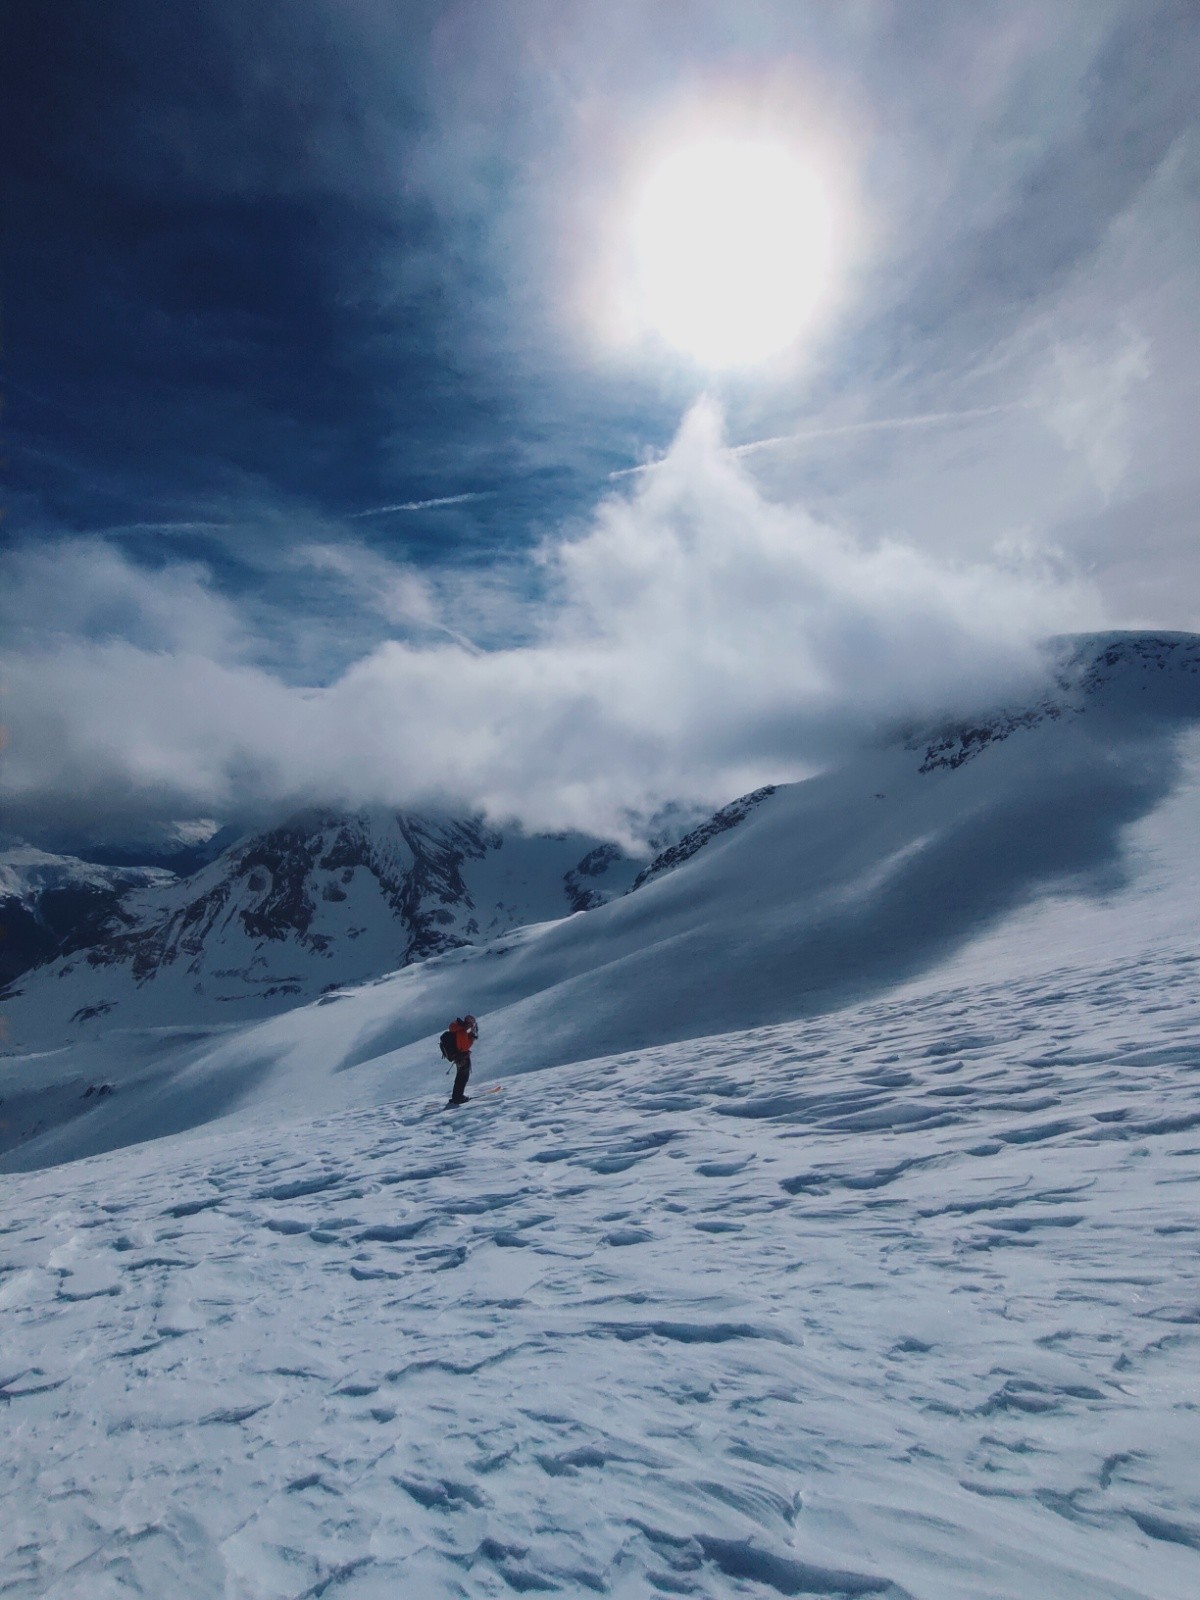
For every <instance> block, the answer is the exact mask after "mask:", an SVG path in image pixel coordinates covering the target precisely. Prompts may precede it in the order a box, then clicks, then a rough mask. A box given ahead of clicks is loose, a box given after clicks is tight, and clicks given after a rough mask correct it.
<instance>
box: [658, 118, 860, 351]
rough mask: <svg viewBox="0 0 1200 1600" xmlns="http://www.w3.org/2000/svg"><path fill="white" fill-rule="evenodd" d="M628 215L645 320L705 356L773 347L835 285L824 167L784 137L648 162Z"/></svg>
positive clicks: (688, 150) (792, 333)
mask: <svg viewBox="0 0 1200 1600" xmlns="http://www.w3.org/2000/svg"><path fill="white" fill-rule="evenodd" d="M630 221H631V230H630V233H631V237H630V243H631V255H632V263H631V264H632V271H633V279H634V282H633V285H632V288H633V294H634V298H635V301H636V315H637V318H638V321H639V322H640V324H641V325H642V327H643V329H645V330H646V331H649V332H651V333H653V334H656V335H658V336H659V337H660V338H662V339H664V340H666V342H667V343H668V344H670V345H672V346H673V347H674V348H675V349H676V350H678V351H679V352H680V353H681V354H683V355H685V356H688V357H690V358H691V359H692V360H694V361H696V362H697V363H699V364H700V365H702V366H706V367H712V368H721V367H737V366H747V365H751V364H753V363H755V362H759V361H765V360H767V359H768V358H769V357H771V356H774V355H777V354H778V353H779V352H781V351H782V350H784V349H786V348H787V346H788V345H790V344H791V343H792V342H793V341H794V340H795V339H796V338H797V337H798V336H799V335H800V334H801V333H802V332H803V331H804V329H805V328H806V327H807V326H808V325H809V323H810V322H811V321H812V318H813V316H814V314H815V312H816V310H817V308H818V306H819V304H820V302H821V300H822V298H823V296H824V294H825V292H826V291H827V289H828V287H829V279H830V274H831V268H832V256H833V223H832V216H831V211H830V205H829V200H828V197H827V194H826V192H825V189H824V186H823V185H822V183H821V181H820V178H819V176H818V174H817V173H816V172H815V171H814V170H812V169H811V168H810V167H808V166H806V165H805V163H804V162H803V161H802V160H801V159H800V158H799V156H798V155H796V154H795V153H793V152H792V151H791V150H790V149H789V148H788V147H787V146H785V145H783V144H778V143H774V142H769V141H765V140H754V139H731V138H713V139H706V140H699V141H695V142H692V143H689V144H685V145H682V146H680V147H679V148H677V149H675V150H673V151H672V152H671V153H670V154H668V155H667V156H665V157H663V158H661V159H660V160H659V161H658V162H657V164H656V165H655V166H653V167H652V168H651V170H650V172H649V175H648V176H647V177H646V178H645V180H644V181H643V182H642V184H641V186H640V189H639V190H638V192H637V195H636V198H635V201H634V205H633V210H632V215H631V219H630Z"/></svg>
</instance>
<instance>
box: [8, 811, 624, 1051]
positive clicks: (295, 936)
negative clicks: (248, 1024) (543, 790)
mask: <svg viewBox="0 0 1200 1600" xmlns="http://www.w3.org/2000/svg"><path fill="white" fill-rule="evenodd" d="M640 865H641V863H639V862H638V861H635V860H634V859H633V858H631V857H629V856H627V855H626V854H625V853H624V852H623V851H621V850H619V849H617V848H616V847H615V846H614V845H611V844H607V843H604V842H602V841H600V840H596V839H589V838H588V837H586V836H585V835H581V834H562V835H554V836H549V835H543V836H534V837H527V836H525V835H522V834H520V833H518V832H515V831H507V832H502V831H500V830H498V829H495V828H488V827H486V826H484V825H483V824H482V823H481V822H479V821H472V820H453V819H447V818H434V817H427V816H417V815H414V814H412V813H408V812H397V811H388V810H374V811H360V812H355V813H351V814H341V813H336V812H332V811H327V810H312V811H306V812H302V813H298V814H297V815H295V816H293V817H291V818H289V819H288V820H287V821H285V822H283V823H281V824H280V825H279V826H277V827H274V828H270V829H267V830H265V831H264V832H261V833H256V834H253V835H250V836H249V837H245V838H242V839H240V840H238V841H237V842H236V843H235V844H233V845H231V846H230V847H229V848H227V849H225V850H223V851H221V853H220V854H219V855H217V857H216V859H214V860H211V861H209V862H207V863H206V864H203V865H201V866H200V868H199V870H198V871H195V872H193V873H192V874H191V875H190V876H187V877H180V876H179V875H177V874H176V873H174V872H171V871H168V870H166V869H164V868H162V867H160V866H150V867H139V866H110V865H99V864H97V863H94V862H89V861H82V860H79V859H75V858H71V857H67V856H55V855H51V854H48V853H46V852H44V851H40V850H36V849H34V848H32V847H31V846H28V845H16V846H13V847H10V848H9V849H7V850H5V851H2V852H0V926H2V927H3V928H4V931H5V937H4V939H3V942H2V944H0V949H2V950H3V954H4V961H5V966H4V979H5V982H6V984H7V992H6V994H5V995H4V996H3V998H4V1000H6V1001H7V1002H8V1003H9V1005H8V1006H6V1009H9V1008H10V1007H11V1004H12V1002H14V1001H16V1000H18V998H20V997H21V996H23V995H25V994H26V991H28V992H29V996H30V997H31V998H32V999H33V1000H34V1001H35V1003H36V1006H37V1009H38V1011H39V1013H40V1019H39V1020H40V1024H41V1027H39V1032H41V1031H43V1029H46V1028H49V1029H50V1030H53V1031H54V1032H55V1033H60V1034H63V1035H64V1036H67V1035H70V1034H71V1033H73V1032H74V1031H76V1030H78V1028H79V1027H80V1026H82V1025H85V1024H88V1023H92V1022H94V1021H95V1020H97V1019H98V1018H100V1017H105V1016H109V1015H111V1014H113V1013H117V1016H116V1017H115V1018H114V1020H119V1021H121V1022H122V1023H130V1022H134V1021H138V1022H150V1021H160V1020H163V1021H165V1020H174V1019H176V1018H178V1017H179V1016H181V1015H182V1016H186V1017H187V1019H188V1020H189V1021H190V1022H196V1021H199V1020H204V1021H214V1020H220V1021H228V1020H232V1019H236V1020H242V1019H243V1018H245V1017H247V1016H253V1017H260V1016H263V1015H269V1014H270V1013H271V1012H272V1011H275V1010H279V1009H281V1008H282V1007H286V1006H289V1005H294V1004H297V1003H299V1002H301V1001H303V1000H308V999H313V998H315V997H316V996H317V995H318V994H320V993H322V992H324V991H327V990H329V989H331V988H337V987H340V986H343V985H345V984H350V983H356V982H361V981H363V980H364V979H366V978H372V977H377V976H378V975H379V974H380V973H382V972H387V971H390V970H392V969H394V968H396V967H403V966H407V965H409V964H411V963H412V962H414V961H420V960H422V959H424V958H425V957H428V956H431V955H435V954H438V953H440V952H442V951H445V950H450V949H453V948H455V947H456V946H458V945H462V944H467V943H471V942H474V941H477V940H486V939H490V938H493V937H495V936H496V935H497V934H501V933H504V932H506V931H508V930H509V929H511V928H514V927H517V926H519V925H521V924H523V923H528V922H540V921H544V920H546V919H547V918H557V917H562V916H566V915H569V914H570V913H571V912H575V911H582V910H586V909H588V908H590V907H593V906H597V905H600V904H601V903H602V902H603V901H604V900H606V899H608V898H610V897H611V896H612V895H613V894H618V893H621V892H623V891H624V890H625V889H626V888H628V887H629V885H630V884H631V883H632V882H633V879H634V877H635V876H636V874H637V872H638V869H639V866H640Z"/></svg>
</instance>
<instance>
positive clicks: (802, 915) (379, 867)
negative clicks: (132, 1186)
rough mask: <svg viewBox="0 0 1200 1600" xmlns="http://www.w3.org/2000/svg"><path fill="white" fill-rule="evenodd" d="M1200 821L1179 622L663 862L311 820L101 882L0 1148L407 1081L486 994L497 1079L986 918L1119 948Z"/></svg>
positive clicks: (1020, 943) (746, 808)
mask: <svg viewBox="0 0 1200 1600" xmlns="http://www.w3.org/2000/svg"><path fill="white" fill-rule="evenodd" d="M1198 840H1200V638H1198V637H1195V636H1192V635H1181V634H1162V635H1150V634H1128V635H1107V636H1104V637H1102V638H1089V639H1085V640H1076V641H1071V642H1070V643H1069V644H1068V645H1065V646H1064V649H1063V653H1062V664H1061V670H1060V671H1059V673H1058V675H1057V677H1056V679H1055V681H1054V682H1053V683H1052V684H1051V685H1050V686H1049V687H1048V689H1047V691H1046V693H1045V695H1044V696H1043V697H1042V698H1041V699H1040V700H1039V702H1038V703H1037V704H1036V705H1031V706H1025V707H1017V708H1008V709H996V710H993V711H992V712H990V713H989V714H987V715H985V716H980V717H978V718H973V719H971V720H970V721H969V722H960V723H957V724H955V725H953V726H945V727H938V728H927V729H925V730H923V731H920V732H917V731H912V732H910V733H909V734H907V735H900V736H897V737H896V738H894V739H892V740H890V741H887V742H885V743H882V744H880V745H879V746H878V747H875V748H871V749H864V750H861V751H859V752H858V753H857V754H856V755H854V756H852V757H851V758H849V759H848V760H847V761H845V762H844V763H843V764H842V765H841V766H838V767H836V768H834V769H832V770H830V771H828V772H826V773H824V774H822V775H821V776H819V777H816V778H813V779H810V780H808V781H807V782H803V783H797V784H785V785H779V786H777V787H773V788H772V787H767V788H765V789H761V790H758V791H756V792H755V793H754V794H752V795H748V796H746V797H744V798H743V799H742V800H740V801H737V802H735V803H734V804H732V805H730V806H727V807H725V808H723V810H722V811H720V812H718V813H717V814H716V815H715V816H714V817H712V818H711V819H709V820H708V821H707V822H705V823H704V824H702V825H701V826H700V827H698V828H695V829H693V830H692V831H691V832H690V833H688V834H686V835H685V836H684V837H683V838H682V839H678V840H676V841H675V842H673V843H671V844H669V845H668V846H667V847H666V848H665V849H664V850H663V851H662V852H661V853H660V855H659V856H658V857H657V859H656V860H655V861H653V862H652V863H651V864H650V865H649V866H648V867H640V864H639V863H638V862H636V861H633V860H631V859H629V858H628V857H625V856H623V855H622V854H621V853H620V852H618V851H616V850H614V849H613V848H612V847H611V846H608V845H604V844H602V843H600V842H598V841H596V840H589V839H586V838H583V837H581V836H578V835H575V836H566V837H556V838H546V837H542V838H527V837H524V836H522V835H519V834H501V833H500V832H498V831H495V830H490V829H488V828H485V827H483V826H482V825H481V824H479V823H477V822H470V821H455V820H449V819H433V818H428V817H424V818H418V817H415V816H412V815H408V814H404V813H399V814H398V813H395V812H379V813H357V814H355V815H353V816H344V815H337V814H334V813H330V812H311V813H306V814H304V815H302V816H297V817H294V818H292V819H291V820H290V821H289V822H287V823H286V824H284V825H282V826H281V827H278V828H274V829H271V830H269V831H267V832H264V833H261V834H256V835H254V836H252V837H250V838H247V839H243V840H241V841H240V842H239V843H238V844H236V845H235V846H234V847H232V848H230V849H227V850H226V851H224V852H223V853H222V854H221V855H220V856H219V857H218V859H217V860H215V861H213V862H211V863H210V864H209V865H208V866H206V867H204V868H202V869H201V870H200V871H199V872H197V873H195V874H194V875H193V876H192V877H190V878H187V879H185V880H182V881H181V880H177V879H170V880H167V881H164V880H163V877H162V874H161V872H157V873H156V872H153V871H150V872H148V873H147V874H146V875H145V877H144V880H143V881H141V882H138V883H134V884H132V885H131V886H128V887H126V888H125V889H124V890H123V891H122V892H118V889H119V885H116V884H114V883H113V882H112V880H110V879H108V878H106V877H103V876H101V877H100V878H99V879H97V880H96V892H97V893H98V894H101V895H103V894H116V896H117V898H116V900H115V902H114V903H113V910H112V915H111V918H110V920H109V921H108V922H107V923H106V924H105V925H104V927H103V928H102V929H101V930H100V931H99V934H98V935H96V928H95V923H94V920H93V922H91V923H90V924H89V927H90V929H91V931H90V932H89V933H88V935H87V938H86V940H85V938H84V935H83V934H82V933H79V934H76V935H75V936H74V937H75V939H76V947H75V948H73V949H71V950H69V951H65V952H64V953H61V954H58V955H56V956H55V957H54V959H52V960H50V961H48V962H44V963H43V964H41V965H40V966H38V967H36V968H34V969H31V970H29V971H27V972H26V973H25V974H24V975H23V976H22V977H21V978H19V979H18V980H17V981H16V982H15V983H13V984H12V985H11V986H10V988H9V990H8V992H7V994H6V995H5V996H4V997H3V1004H2V1007H0V1009H2V1010H3V1013H4V1015H5V1017H6V1021H7V1024H8V1043H7V1047H6V1050H5V1052H4V1054H5V1055H6V1056H7V1060H5V1061H3V1062H0V1099H3V1100H4V1102H5V1106H6V1110H5V1113H4V1116H5V1118H6V1119H7V1123H6V1126H7V1129H8V1132H7V1133H6V1134H5V1136H4V1138H3V1140H0V1145H2V1144H8V1145H10V1146H11V1145H12V1144H14V1143H16V1144H19V1145H20V1146H21V1150H20V1151H19V1152H17V1151H13V1152H12V1153H11V1154H10V1155H9V1156H8V1157H7V1158H4V1159H5V1160H7V1161H10V1162H11V1161H18V1160H19V1161H20V1162H21V1164H25V1163H26V1162H29V1163H34V1164H36V1163H37V1162H38V1161H41V1160H44V1159H51V1160H53V1159H62V1158H63V1157H64V1156H65V1155H71V1154H83V1153H86V1152H87V1151H88V1150H92V1149H98V1148H107V1147H109V1146H111V1145H112V1144H122V1143H129V1142H132V1141H134V1140H136V1139H139V1138H146V1137H151V1136H153V1135H154V1134H155V1133H161V1132H169V1131H177V1130H179V1129H182V1128H186V1127H190V1126H194V1125H196V1124H197V1123H199V1122H205V1121H208V1120H210V1119H211V1118H213V1117H215V1116H218V1115H222V1114H224V1110H225V1109H226V1108H228V1107H230V1106H232V1105H259V1106H262V1107H264V1108H265V1107H268V1106H274V1107H277V1108H281V1107H283V1106H286V1105H290V1104H292V1103H294V1102H295V1101H296V1100H297V1098H299V1100H301V1101H302V1102H303V1104H304V1105H305V1106H307V1107H310V1108H311V1109H312V1110H313V1112H314V1114H315V1113H316V1112H317V1111H318V1110H320V1109H325V1110H337V1109H345V1108H348V1107H352V1106H370V1105H376V1104H378V1103H379V1102H380V1101H382V1100H386V1099H393V1098H396V1097H398V1096H399V1097H401V1098H402V1097H403V1095H404V1094H405V1093H406V1092H407V1088H406V1086H408V1085H410V1084H412V1083H420V1084H427V1083H428V1082H429V1081H430V1073H431V1072H432V1073H433V1074H434V1075H435V1076H436V1074H437V1073H438V1072H439V1070H440V1067H439V1064H438V1061H437V1054H436V1038H437V1033H438V1032H439V1031H440V1029H441V1028H442V1027H444V1026H445V1023H446V1021H447V1020H448V1019H449V1018H450V1017H451V1016H453V1015H454V1014H455V1013H456V1012H458V1011H462V1010H466V1009H469V1010H471V1011H473V1012H474V1013H475V1014H476V1015H477V1016H479V1017H480V1019H481V1022H482V1024H483V1040H482V1043H481V1049H480V1058H481V1063H484V1064H486V1066H487V1068H488V1070H490V1071H495V1072H500V1073H504V1074H509V1073H514V1072H523V1071H528V1070H531V1069H534V1068H540V1067H549V1066H554V1065H557V1064H561V1063H564V1062H570V1061H577V1060H582V1059H587V1058H589V1057H593V1056H600V1055H606V1054H612V1053H617V1052H621V1051H626V1050H645V1049H647V1048H650V1047H654V1046H657V1045H662V1044H668V1043H672V1042H677V1041H679V1040H683V1039H689V1038H698V1037H701V1036H707V1035H711V1034H718V1033H722V1032H728V1031H732V1030H736V1029H744V1028H751V1027H757V1026H763V1025H768V1024H775V1023H782V1022H786V1021H794V1020H796V1019H798V1018H803V1017H809V1016H816V1015H818V1014H820V1013H822V1012H827V1011H830V1010H832V1009H836V1008H838V1007H840V1006H843V1005H847V1004H851V1003H854V1002H857V1001H861V1000H863V999H865V998H868V997H869V996H871V995H873V994H881V993H887V992H890V991H892V990H894V989H895V988H896V987H897V986H898V985H902V984H905V983H912V982H914V981H915V980H917V979H918V978H920V977H921V976H922V975H923V974H926V973H933V972H937V973H940V974H942V975H943V977H944V975H945V974H946V973H948V972H949V971H950V970H951V968H952V966H953V963H954V961H955V959H957V958H958V956H959V955H960V953H962V956H963V959H966V953H968V952H970V951H973V950H984V949H986V947H987V942H988V939H989V938H990V937H991V935H992V932H993V930H996V929H1007V930H1009V931H1008V933H1007V934H1006V935H1005V938H1006V939H1007V943H1005V945H1004V950H1005V960H1006V962H1008V963H1009V965H1011V964H1012V960H1013V958H1014V952H1015V953H1019V952H1020V951H1021V950H1022V949H1024V948H1025V947H1026V946H1028V948H1029V950H1030V952H1031V958H1032V957H1033V956H1036V963H1037V965H1038V967H1039V970H1040V969H1042V968H1045V967H1046V966H1047V963H1049V964H1050V965H1053V964H1055V963H1056V962H1061V961H1064V960H1067V959H1070V957H1071V954H1072V952H1073V951H1074V950H1075V949H1076V947H1078V946H1080V944H1081V941H1083V940H1085V939H1090V940H1092V941H1093V942H1094V943H1095V944H1096V945H1097V946H1098V947H1099V948H1100V949H1101V950H1102V952H1103V954H1104V958H1105V959H1111V960H1114V961H1117V960H1121V959H1125V958H1126V957H1128V956H1129V953H1130V952H1136V951H1139V950H1144V949H1145V948H1147V947H1149V946H1150V945H1153V944H1157V943H1159V942H1162V941H1166V942H1167V943H1170V942H1171V941H1173V940H1174V941H1176V942H1177V941H1178V938H1179V937H1180V931H1181V930H1183V929H1186V928H1194V925H1195V918H1196V912H1195V907H1196V905H1197V904H1200V851H1198V850H1197V841H1198ZM639 867H640V870H639ZM13 870H15V869H13ZM88 870H89V872H90V871H91V870H93V869H88ZM89 881H90V880H89ZM98 903H99V902H98ZM1057 907H1065V908H1067V909H1065V910H1063V911H1062V912H1061V914H1060V913H1059V911H1058V910H1056V908H1057ZM1018 926H1019V927H1020V928H1021V929H1022V930H1023V931H1022V932H1021V933H1020V934H1019V935H1017V934H1015V933H1013V932H1012V930H1013V929H1014V928H1016V927H1018ZM93 935H96V936H94V937H93ZM1039 941H1040V945H1039ZM947 981H948V980H947ZM109 1084H111V1085H112V1086H113V1093H112V1094H110V1095H107V1096H103V1097H102V1096H100V1093H99V1087H102V1086H104V1085H109ZM89 1089H91V1090H92V1091H93V1093H92V1095H91V1096H90V1097H89V1095H88V1090H89ZM56 1129H57V1130H58V1131H55V1130H56Z"/></svg>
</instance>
